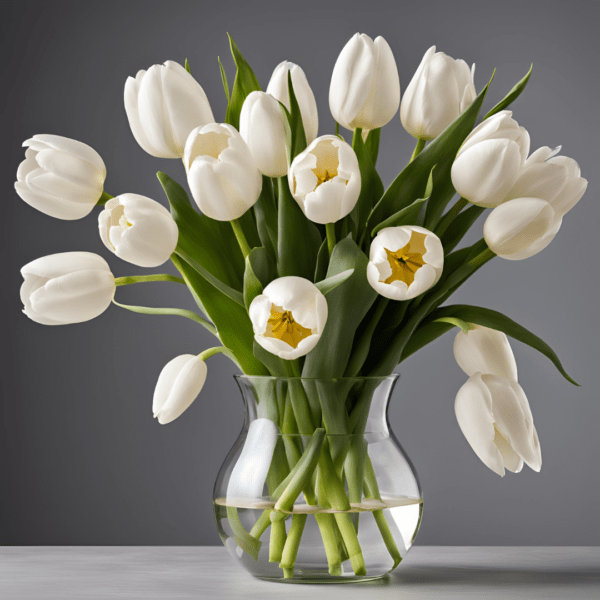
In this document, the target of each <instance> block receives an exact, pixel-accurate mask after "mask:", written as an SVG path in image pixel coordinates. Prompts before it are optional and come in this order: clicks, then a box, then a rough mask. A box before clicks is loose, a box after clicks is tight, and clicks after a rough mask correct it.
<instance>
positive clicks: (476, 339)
mask: <svg viewBox="0 0 600 600" xmlns="http://www.w3.org/2000/svg"><path fill="white" fill-rule="evenodd" d="M454 357H455V358H456V362H457V363H458V366H459V367H460V368H461V369H462V370H463V371H464V372H465V373H466V374H467V375H468V376H469V377H471V376H472V375H474V374H475V373H478V372H479V373H483V374H491V375H498V376H499V377H504V378H505V379H510V380H511V381H517V362H516V361H515V356H514V354H513V351H512V348H511V347H510V344H509V342H508V338H507V337H506V334H505V333H503V332H502V331H498V330H496V329H490V328H489V327H483V326H481V325H471V329H470V330H469V331H468V332H467V333H464V332H463V331H459V332H458V334H457V335H456V337H455V338H454Z"/></svg>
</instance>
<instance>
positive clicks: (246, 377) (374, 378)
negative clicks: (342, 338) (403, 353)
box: [233, 373, 400, 381]
mask: <svg viewBox="0 0 600 600" xmlns="http://www.w3.org/2000/svg"><path fill="white" fill-rule="evenodd" d="M233 377H234V379H236V380H238V379H241V380H244V381H246V380H252V379H260V380H263V381H269V380H271V381H292V380H300V381H386V380H392V381H396V380H397V379H399V377H400V373H391V374H390V375H380V376H366V377H359V376H355V377H287V376H286V377H277V376H274V375H245V374H242V375H240V374H235V375H234V376H233Z"/></svg>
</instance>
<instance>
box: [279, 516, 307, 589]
mask: <svg viewBox="0 0 600 600" xmlns="http://www.w3.org/2000/svg"><path fill="white" fill-rule="evenodd" d="M307 516H308V515H294V516H293V517H292V525H291V527H290V531H289V533H288V536H287V539H286V540H285V546H284V547H283V553H282V555H281V562H280V563H279V567H280V568H282V569H283V576H284V577H285V578H286V579H290V578H292V577H293V576H294V565H295V564H296V557H297V556H298V548H299V547H300V540H301V538H302V533H303V531H304V526H305V525H306V517H307Z"/></svg>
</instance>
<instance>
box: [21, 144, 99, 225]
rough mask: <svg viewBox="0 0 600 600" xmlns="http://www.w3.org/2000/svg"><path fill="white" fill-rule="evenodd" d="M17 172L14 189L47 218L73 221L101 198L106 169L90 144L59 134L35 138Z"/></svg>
mask: <svg viewBox="0 0 600 600" xmlns="http://www.w3.org/2000/svg"><path fill="white" fill-rule="evenodd" d="M23 146H28V148H27V150H26V151H25V160H24V161H23V162H22V163H21V164H20V165H19V169H18V170H17V181H16V183H15V189H16V190H17V194H19V196H21V198H22V199H23V200H25V202H27V204H29V205H30V206H33V208H36V209H37V210H39V211H41V212H43V213H44V214H46V215H50V216H51V217H55V218H57V219H64V220H67V221H71V220H74V219H81V218H82V217H85V216H86V215H88V214H89V213H90V212H91V211H92V209H93V208H94V206H96V202H98V200H99V199H100V196H102V192H103V188H104V180H105V179H106V167H105V166H104V161H103V160H102V159H101V158H100V155H99V154H98V153H97V152H96V151H95V150H94V149H93V148H90V147H89V146H88V145H87V144H83V143H82V142H78V141H76V140H71V139H69V138H66V137H61V136H60V135H48V134H41V135H34V136H33V137H32V138H31V139H29V140H26V141H25V142H23Z"/></svg>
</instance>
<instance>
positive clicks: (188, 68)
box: [185, 58, 192, 75]
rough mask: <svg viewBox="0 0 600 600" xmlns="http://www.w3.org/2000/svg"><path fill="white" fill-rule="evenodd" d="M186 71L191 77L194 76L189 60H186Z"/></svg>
mask: <svg viewBox="0 0 600 600" xmlns="http://www.w3.org/2000/svg"><path fill="white" fill-rule="evenodd" d="M185 70H186V71H187V72H188V73H189V74H190V75H191V74H192V70H191V69H190V63H189V62H188V59H187V58H186V59H185Z"/></svg>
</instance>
